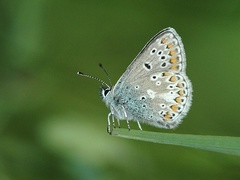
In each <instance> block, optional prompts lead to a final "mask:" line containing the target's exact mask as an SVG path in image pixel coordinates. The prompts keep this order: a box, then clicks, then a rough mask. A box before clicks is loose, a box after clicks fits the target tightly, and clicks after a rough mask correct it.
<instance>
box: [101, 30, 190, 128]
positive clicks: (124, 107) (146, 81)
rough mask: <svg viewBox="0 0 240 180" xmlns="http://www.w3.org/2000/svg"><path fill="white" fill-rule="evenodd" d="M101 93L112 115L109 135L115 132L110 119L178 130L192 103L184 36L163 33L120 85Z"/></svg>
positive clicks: (144, 49) (141, 56) (133, 64)
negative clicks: (183, 42)
mask: <svg viewBox="0 0 240 180" xmlns="http://www.w3.org/2000/svg"><path fill="white" fill-rule="evenodd" d="M101 91H102V98H103V101H104V102H105V103H106V105H107V107H109V108H110V111H111V112H110V113H109V116H108V132H111V130H110V116H113V117H115V118H117V119H118V120H127V122H128V121H129V120H133V121H137V122H138V124H139V122H140V123H146V124H149V125H153V126H156V127H159V128H167V129H171V128H175V127H177V126H178V125H179V124H180V123H181V121H182V118H183V117H184V116H185V115H186V114H187V112H188V110H189V108H190V106H191V101H192V85H191V82H190V80H189V79H188V77H187V75H186V57H185V51H184V48H183V44H182V41H181V38H180V36H179V35H178V34H177V32H176V31H175V30H174V29H173V28H166V29H164V30H162V31H160V32H159V33H158V34H156V35H155V36H154V37H153V38H152V39H151V40H150V41H149V42H148V43H147V44H146V45H145V46H144V48H143V49H142V50H141V51H140V53H139V54H138V55H137V56H136V58H135V59H134V60H133V62H132V63H131V64H130V65H129V66H128V68H127V70H126V71H125V72H124V73H123V75H122V76H121V77H120V79H119V80H118V81H117V83H116V85H115V86H113V87H112V88H110V87H108V88H102V90H101ZM139 127H140V124H139ZM129 129H130V126H129ZM140 129H141V127H140Z"/></svg>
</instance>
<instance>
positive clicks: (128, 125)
mask: <svg viewBox="0 0 240 180" xmlns="http://www.w3.org/2000/svg"><path fill="white" fill-rule="evenodd" d="M126 121H127V127H128V130H129V131H130V129H131V128H130V124H129V122H128V120H126Z"/></svg>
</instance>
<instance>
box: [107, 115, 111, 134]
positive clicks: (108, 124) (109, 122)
mask: <svg viewBox="0 0 240 180" xmlns="http://www.w3.org/2000/svg"><path fill="white" fill-rule="evenodd" d="M111 115H112V113H109V114H108V122H107V132H108V133H109V134H111V133H112V132H111V121H110V116H111Z"/></svg>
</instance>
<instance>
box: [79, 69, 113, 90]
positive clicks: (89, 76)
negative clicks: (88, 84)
mask: <svg viewBox="0 0 240 180" xmlns="http://www.w3.org/2000/svg"><path fill="white" fill-rule="evenodd" d="M77 74H78V75H80V76H84V77H87V78H91V79H95V80H97V81H99V82H100V83H102V84H104V85H106V86H107V87H108V88H111V87H110V86H109V85H108V84H107V83H105V82H104V81H103V80H101V79H99V78H97V77H94V76H91V75H88V74H84V73H82V72H80V71H78V72H77Z"/></svg>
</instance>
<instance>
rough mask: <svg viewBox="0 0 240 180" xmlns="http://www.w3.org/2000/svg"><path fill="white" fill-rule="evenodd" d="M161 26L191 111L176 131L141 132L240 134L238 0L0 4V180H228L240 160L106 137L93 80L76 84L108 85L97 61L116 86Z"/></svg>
mask: <svg viewBox="0 0 240 180" xmlns="http://www.w3.org/2000/svg"><path fill="white" fill-rule="evenodd" d="M168 26H171V27H174V28H175V29H176V30H177V32H178V33H179V34H180V36H181V37H182V39H183V43H184V45H185V49H186V55H187V63H188V68H187V74H188V76H189V77H190V79H191V80H192V83H193V88H194V97H193V106H192V108H191V110H190V112H189V114H188V116H187V117H186V118H185V119H184V122H183V124H182V125H181V126H180V127H179V128H178V129H176V130H168V131H167V130H162V129H157V128H154V127H149V126H147V125H143V128H144V130H151V131H160V132H174V133H182V134H202V135H204V134H208V135H228V136H240V131H239V127H240V121H239V120H240V115H239V114H238V113H237V112H238V111H239V102H240V96H239V92H240V84H239V75H240V72H239V68H238V67H239V66H240V60H239V57H240V52H239V47H240V41H239V39H240V2H239V1H237V0H233V1H226V0H225V1H218V2H216V1H192V2H191V1H186V0H184V1H177V0H172V1H167V0H164V1H157V0H150V1H136V0H134V1H115V0H113V1H96V0H90V1H84V0H83V1H80V0H69V1H67V0H65V1H64V0H60V1H46V0H34V1H27V0H19V1H14V0H13V1H7V0H2V1H1V2H0V47H1V48H0V70H1V76H0V99H1V100H0V179H3V180H5V179H6V180H15V179H16V180H27V179H34V180H37V179H44V180H47V179H51V180H52V179H58V180H61V179H68V180H71V179H72V180H76V179H193V178H194V179H227V178H228V179H237V178H239V177H240V171H239V169H240V158H239V157H234V156H230V155H224V154H218V153H213V152H205V151H200V150H192V149H189V148H183V147H175V146H170V145H159V144H151V143H147V142H138V141H132V140H126V139H120V138H115V137H112V136H109V135H108V134H107V133H106V118H107V113H108V110H107V108H105V107H104V104H103V103H102V102H101V100H100V98H99V96H98V93H99V92H98V90H99V83H97V82H95V81H93V80H90V79H87V78H80V77H78V76H77V75H76V72H77V71H78V70H81V71H83V72H86V73H89V74H91V75H94V76H97V77H100V78H102V79H107V78H106V76H105V75H104V73H103V72H102V70H101V69H100V68H98V63H99V62H101V63H103V64H104V66H105V68H106V69H107V70H108V72H109V74H110V76H111V78H112V80H113V82H116V81H117V79H118V78H119V77H120V75H121V74H122V73H123V72H124V70H125V68H126V67H127V66H128V64H129V63H130V62H131V60H132V59H133V58H134V57H135V55H137V53H138V52H139V51H140V50H141V48H142V47H143V46H144V44H145V43H146V42H147V41H148V40H149V39H150V38H151V37H152V36H153V35H154V34H156V33H157V32H158V31H160V30H161V29H163V28H165V27H168ZM122 126H125V123H124V122H122ZM131 127H132V128H133V129H134V128H136V129H137V126H136V125H135V123H131Z"/></svg>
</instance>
